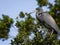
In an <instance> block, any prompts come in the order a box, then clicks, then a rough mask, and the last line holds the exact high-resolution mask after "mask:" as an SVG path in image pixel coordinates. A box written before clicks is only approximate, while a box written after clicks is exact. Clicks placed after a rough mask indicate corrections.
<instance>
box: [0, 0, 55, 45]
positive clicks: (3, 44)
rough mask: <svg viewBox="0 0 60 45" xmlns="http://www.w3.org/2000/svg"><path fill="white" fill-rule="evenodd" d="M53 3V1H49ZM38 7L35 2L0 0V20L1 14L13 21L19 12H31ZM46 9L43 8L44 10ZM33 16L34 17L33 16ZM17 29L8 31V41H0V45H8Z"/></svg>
mask: <svg viewBox="0 0 60 45" xmlns="http://www.w3.org/2000/svg"><path fill="white" fill-rule="evenodd" d="M49 1H50V2H51V3H53V1H54V0H49ZM36 7H38V5H37V2H36V0H0V18H1V17H2V14H5V15H8V16H10V17H11V18H13V19H14V20H15V18H16V17H17V16H18V15H19V12H20V11H23V12H28V13H29V12H31V11H33V10H35V8H36ZM45 8H46V7H44V8H43V9H44V10H47V9H45ZM33 16H34V15H33ZM17 33H18V32H17V29H16V30H15V29H14V28H11V29H10V33H9V35H10V37H9V39H8V40H5V41H2V40H0V45H10V44H9V43H10V40H11V39H13V38H14V37H16V34H17Z"/></svg>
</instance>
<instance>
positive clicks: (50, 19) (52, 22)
mask: <svg viewBox="0 0 60 45" xmlns="http://www.w3.org/2000/svg"><path fill="white" fill-rule="evenodd" d="M43 18H44V21H45V23H47V24H48V25H50V26H51V27H52V28H54V29H55V30H56V31H57V32H58V33H60V30H59V28H58V26H57V24H56V22H55V20H54V19H53V17H52V16H51V15H49V14H47V13H44V15H43Z"/></svg>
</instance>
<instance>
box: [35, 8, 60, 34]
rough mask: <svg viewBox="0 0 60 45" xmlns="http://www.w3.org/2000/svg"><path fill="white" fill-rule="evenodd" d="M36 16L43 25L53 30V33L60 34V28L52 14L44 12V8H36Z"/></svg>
mask: <svg viewBox="0 0 60 45" xmlns="http://www.w3.org/2000/svg"><path fill="white" fill-rule="evenodd" d="M36 18H37V19H38V20H39V22H41V24H42V25H44V26H45V27H47V28H48V29H50V30H51V34H53V33H54V34H59V35H60V29H59V27H58V25H57V24H56V21H55V20H54V18H53V17H52V16H51V15H50V14H48V13H46V12H43V9H42V8H36Z"/></svg>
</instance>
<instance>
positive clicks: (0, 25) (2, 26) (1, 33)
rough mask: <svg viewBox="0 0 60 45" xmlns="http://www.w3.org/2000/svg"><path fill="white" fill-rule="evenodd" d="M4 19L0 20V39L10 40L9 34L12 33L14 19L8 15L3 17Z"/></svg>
mask: <svg viewBox="0 0 60 45" xmlns="http://www.w3.org/2000/svg"><path fill="white" fill-rule="evenodd" d="M2 17H3V18H2V19H1V18H0V38H6V39H7V38H8V33H9V31H10V27H11V25H12V24H13V19H12V18H10V17H9V16H7V15H4V14H3V15H2Z"/></svg>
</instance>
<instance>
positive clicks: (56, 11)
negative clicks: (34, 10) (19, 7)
mask: <svg viewBox="0 0 60 45" xmlns="http://www.w3.org/2000/svg"><path fill="white" fill-rule="evenodd" d="M36 1H37V3H38V6H39V7H40V8H42V7H43V6H46V7H47V6H48V7H47V8H48V9H50V10H49V11H48V13H49V14H51V16H52V17H53V18H54V19H55V21H56V23H57V24H58V26H59V27H60V20H59V19H60V6H59V5H60V0H55V4H54V5H53V4H51V3H50V2H48V0H36ZM20 19H22V20H20ZM0 23H1V24H0V25H1V26H0V28H1V31H0V34H1V32H4V30H7V29H10V27H11V25H12V24H13V19H12V18H9V16H5V15H3V19H0ZM4 25H5V26H4ZM3 26H4V27H3ZM15 26H16V27H17V28H18V35H17V36H16V38H14V41H13V40H11V45H20V44H21V45H59V44H60V40H58V39H57V35H56V34H53V35H52V36H51V35H50V31H49V29H47V28H45V27H42V29H41V28H40V22H39V21H38V20H37V19H35V18H33V17H32V16H31V14H30V13H24V12H23V11H21V12H20V14H19V17H16V24H15ZM2 27H3V28H2ZM5 27H7V29H6V28H5ZM41 30H43V31H45V33H42V31H41ZM8 33H9V30H8V32H7V34H6V35H4V34H5V33H4V34H1V35H3V36H1V35H0V37H1V38H6V36H7V37H8ZM32 33H33V34H34V38H33V39H30V37H29V36H31V34H32ZM45 34H46V35H45ZM44 35H45V36H44ZM31 38H32V37H31Z"/></svg>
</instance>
